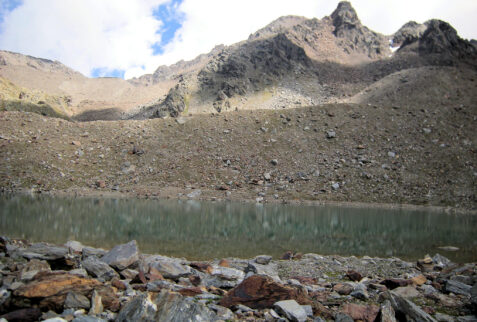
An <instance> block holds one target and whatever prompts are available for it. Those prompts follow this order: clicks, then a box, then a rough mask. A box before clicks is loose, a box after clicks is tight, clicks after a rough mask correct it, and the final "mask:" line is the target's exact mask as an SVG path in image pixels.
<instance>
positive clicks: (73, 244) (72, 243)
mask: <svg viewBox="0 0 477 322" xmlns="http://www.w3.org/2000/svg"><path fill="white" fill-rule="evenodd" d="M65 247H66V248H68V249H69V250H70V251H72V252H77V253H81V252H82V251H83V247H84V246H83V244H81V243H80V242H79V241H76V240H69V241H68V242H66V244H65Z"/></svg>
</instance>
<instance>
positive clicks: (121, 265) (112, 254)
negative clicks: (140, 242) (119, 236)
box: [101, 240, 139, 270]
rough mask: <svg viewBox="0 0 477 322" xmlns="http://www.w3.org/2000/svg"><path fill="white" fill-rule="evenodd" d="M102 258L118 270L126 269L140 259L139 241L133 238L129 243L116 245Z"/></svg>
mask: <svg viewBox="0 0 477 322" xmlns="http://www.w3.org/2000/svg"><path fill="white" fill-rule="evenodd" d="M101 260H102V261H103V262H105V263H106V264H108V265H109V266H112V267H114V268H116V269H118V270H123V269H126V268H128V267H129V266H131V265H133V264H135V263H137V261H138V260H139V249H138V247H137V242H136V241H135V240H132V241H130V242H129V243H127V244H122V245H118V246H115V247H114V248H113V249H111V250H110V251H109V252H107V253H106V255H104V256H103V257H101Z"/></svg>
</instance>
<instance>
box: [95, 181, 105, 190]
mask: <svg viewBox="0 0 477 322" xmlns="http://www.w3.org/2000/svg"><path fill="white" fill-rule="evenodd" d="M96 187H98V188H106V182H105V181H104V180H98V181H96Z"/></svg>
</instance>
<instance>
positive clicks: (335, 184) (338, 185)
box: [331, 182, 340, 190]
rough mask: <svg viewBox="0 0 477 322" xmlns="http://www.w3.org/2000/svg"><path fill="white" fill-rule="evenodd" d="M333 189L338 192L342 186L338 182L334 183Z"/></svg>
mask: <svg viewBox="0 0 477 322" xmlns="http://www.w3.org/2000/svg"><path fill="white" fill-rule="evenodd" d="M331 188H332V189H333V190H338V189H339V188H340V184H339V183H338V182H335V183H333V184H332V185H331Z"/></svg>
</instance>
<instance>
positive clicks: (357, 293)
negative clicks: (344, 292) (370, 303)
mask: <svg viewBox="0 0 477 322" xmlns="http://www.w3.org/2000/svg"><path fill="white" fill-rule="evenodd" d="M350 295H351V296H353V297H355V298H357V299H359V300H363V301H365V300H367V299H369V294H368V291H367V290H366V286H365V285H364V284H362V283H358V284H356V286H355V287H354V289H353V292H351V294H350Z"/></svg>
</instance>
